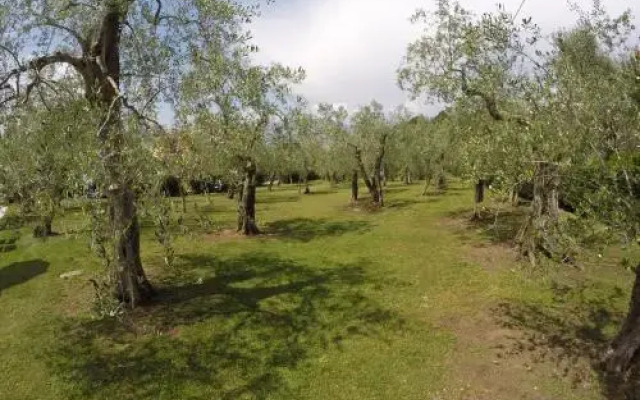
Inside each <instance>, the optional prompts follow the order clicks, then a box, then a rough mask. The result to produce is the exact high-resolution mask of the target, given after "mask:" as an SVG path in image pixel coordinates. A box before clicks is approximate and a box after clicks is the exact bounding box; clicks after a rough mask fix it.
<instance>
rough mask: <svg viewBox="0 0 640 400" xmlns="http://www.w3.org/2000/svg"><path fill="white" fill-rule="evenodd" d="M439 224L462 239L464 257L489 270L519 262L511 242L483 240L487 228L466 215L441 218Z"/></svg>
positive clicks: (465, 259) (500, 268) (503, 267)
mask: <svg viewBox="0 0 640 400" xmlns="http://www.w3.org/2000/svg"><path fill="white" fill-rule="evenodd" d="M438 223H439V225H440V226H442V227H444V228H447V229H449V230H451V231H453V232H454V233H455V234H456V236H458V237H459V238H460V239H461V241H462V246H461V247H462V252H461V253H462V258H463V259H464V261H468V262H470V263H473V264H478V265H480V266H481V267H483V268H484V269H485V270H487V271H497V270H504V269H506V268H512V267H513V266H515V265H516V263H517V257H518V253H517V251H516V250H515V248H514V247H513V245H512V244H510V243H494V242H489V241H485V240H483V238H482V237H479V236H480V235H482V234H483V233H484V231H485V229H486V228H483V227H481V226H478V224H476V223H475V222H473V221H471V220H470V219H469V218H467V217H464V216H458V217H447V218H443V219H441V220H440V221H439V222H438Z"/></svg>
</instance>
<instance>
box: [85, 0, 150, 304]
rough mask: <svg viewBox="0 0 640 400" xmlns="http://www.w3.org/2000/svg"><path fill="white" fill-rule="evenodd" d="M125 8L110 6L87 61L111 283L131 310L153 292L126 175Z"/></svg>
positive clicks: (86, 68)
mask: <svg viewBox="0 0 640 400" xmlns="http://www.w3.org/2000/svg"><path fill="white" fill-rule="evenodd" d="M125 15H126V9H125V8H124V7H123V6H122V5H121V4H120V2H118V1H116V0H112V1H109V2H108V3H107V5H106V9H105V14H104V16H103V18H102V25H101V27H100V31H99V33H98V35H97V36H96V39H95V41H94V43H93V45H92V47H91V52H92V53H93V54H92V57H90V58H87V57H85V62H86V66H85V71H84V72H85V73H84V74H83V77H84V80H85V84H86V87H87V97H88V98H89V99H90V100H92V101H94V102H95V104H96V105H97V106H98V107H100V108H101V109H102V110H103V111H104V113H105V116H104V123H103V125H102V129H101V131H100V133H99V138H100V141H101V144H102V150H101V153H102V162H103V163H104V166H105V170H106V172H107V181H108V198H109V203H110V206H111V210H112V213H111V225H112V229H113V234H114V239H115V240H114V245H115V249H114V254H115V265H114V269H113V271H112V281H113V282H114V283H115V285H116V287H115V292H116V295H117V297H118V298H119V299H120V300H121V301H123V302H125V303H127V304H128V305H129V306H130V307H131V308H133V307H135V306H136V305H137V304H139V303H141V302H144V301H146V300H148V299H149V298H150V297H151V296H152V295H153V294H154V290H153V287H152V286H151V284H150V283H149V281H148V279H147V277H146V275H145V273H144V270H143V268H142V262H141V261H140V229H139V225H138V216H137V210H136V206H135V195H134V193H133V191H132V190H131V188H130V182H129V179H128V177H127V173H126V172H125V171H123V169H124V166H123V162H122V153H123V146H124V138H123V132H122V126H121V123H120V122H121V121H120V107H121V97H120V93H119V82H120V80H119V78H120V30H121V28H122V23H123V21H124V18H125Z"/></svg>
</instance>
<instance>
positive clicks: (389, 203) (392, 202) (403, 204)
mask: <svg viewBox="0 0 640 400" xmlns="http://www.w3.org/2000/svg"><path fill="white" fill-rule="evenodd" d="M428 202H429V201H427V200H422V201H421V200H416V199H394V198H391V199H389V198H388V199H386V200H385V208H388V209H393V210H399V209H403V208H408V207H411V206H413V205H416V204H419V203H428Z"/></svg>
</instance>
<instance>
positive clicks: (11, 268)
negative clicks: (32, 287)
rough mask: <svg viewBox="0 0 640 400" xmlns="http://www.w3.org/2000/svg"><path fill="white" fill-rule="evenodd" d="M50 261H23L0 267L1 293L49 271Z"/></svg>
mask: <svg viewBox="0 0 640 400" xmlns="http://www.w3.org/2000/svg"><path fill="white" fill-rule="evenodd" d="M48 268H49V263H48V262H46V261H43V260H32V261H22V262H15V263H13V264H9V265H7V266H6V267H4V268H1V269H0V294H1V293H2V291H3V290H5V289H8V288H10V287H12V286H16V285H20V284H22V283H25V282H27V281H29V280H31V279H33V278H35V277H36V276H38V275H42V274H44V273H45V272H47V269H48Z"/></svg>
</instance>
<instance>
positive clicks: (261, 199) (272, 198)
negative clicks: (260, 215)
mask: <svg viewBox="0 0 640 400" xmlns="http://www.w3.org/2000/svg"><path fill="white" fill-rule="evenodd" d="M298 201H300V195H298V194H295V195H289V196H286V195H285V196H277V195H269V196H264V195H262V196H257V197H256V204H273V203H296V202H298Z"/></svg>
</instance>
